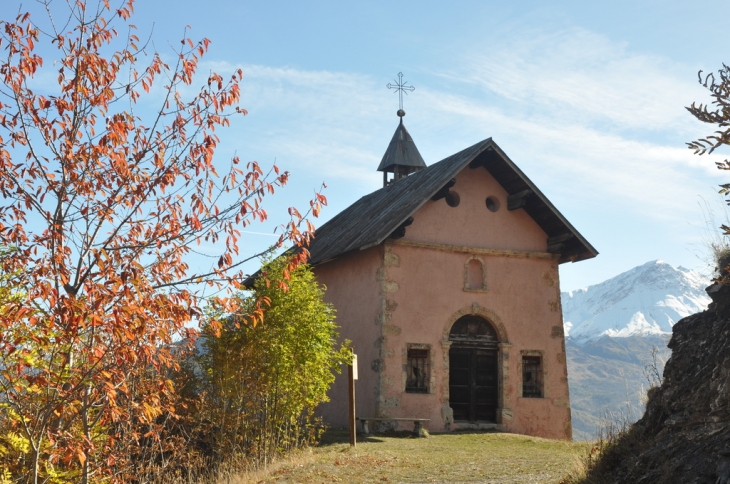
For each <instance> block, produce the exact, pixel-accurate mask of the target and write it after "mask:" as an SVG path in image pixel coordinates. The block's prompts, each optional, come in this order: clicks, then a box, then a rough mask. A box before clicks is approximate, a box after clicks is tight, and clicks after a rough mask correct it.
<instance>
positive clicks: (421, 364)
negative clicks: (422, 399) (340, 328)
mask: <svg viewBox="0 0 730 484" xmlns="http://www.w3.org/2000/svg"><path fill="white" fill-rule="evenodd" d="M406 371H407V375H406V392H408V393H428V380H429V378H430V372H429V368H428V350H427V349H416V348H409V349H408V367H407V369H406Z"/></svg>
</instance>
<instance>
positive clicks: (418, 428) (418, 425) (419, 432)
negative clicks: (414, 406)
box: [357, 417, 431, 437]
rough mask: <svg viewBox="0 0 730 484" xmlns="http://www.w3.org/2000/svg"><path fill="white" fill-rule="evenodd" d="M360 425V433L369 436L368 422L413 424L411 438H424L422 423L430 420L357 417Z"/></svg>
mask: <svg viewBox="0 0 730 484" xmlns="http://www.w3.org/2000/svg"><path fill="white" fill-rule="evenodd" d="M357 420H359V421H360V422H361V423H362V433H363V434H365V435H370V428H369V427H368V422H413V436H414V437H425V436H426V434H425V433H424V431H423V424H424V422H430V421H431V419H430V418H380V417H372V418H371V417H358V418H357Z"/></svg>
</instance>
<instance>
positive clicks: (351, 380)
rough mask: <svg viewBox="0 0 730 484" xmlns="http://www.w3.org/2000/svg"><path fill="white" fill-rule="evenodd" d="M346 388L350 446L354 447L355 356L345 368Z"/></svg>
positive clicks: (355, 427) (355, 425)
mask: <svg viewBox="0 0 730 484" xmlns="http://www.w3.org/2000/svg"><path fill="white" fill-rule="evenodd" d="M347 376H348V388H349V392H348V393H349V397H350V445H351V446H352V447H355V445H356V442H355V434H356V432H357V421H356V420H355V380H357V355H356V354H354V353H353V355H352V365H350V366H348V367H347Z"/></svg>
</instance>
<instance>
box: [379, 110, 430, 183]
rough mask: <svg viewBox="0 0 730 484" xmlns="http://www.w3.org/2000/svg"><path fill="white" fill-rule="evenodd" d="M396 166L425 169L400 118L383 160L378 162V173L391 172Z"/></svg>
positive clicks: (424, 164) (419, 154)
mask: <svg viewBox="0 0 730 484" xmlns="http://www.w3.org/2000/svg"><path fill="white" fill-rule="evenodd" d="M396 165H399V166H409V167H415V168H419V169H422V168H426V162H425V161H423V158H422V157H421V153H419V152H418V148H416V143H415V142H414V141H413V138H411V134H410V133H409V132H408V130H407V129H406V126H405V125H404V124H403V118H402V117H401V118H400V123H398V127H397V128H395V133H393V138H392V139H391V140H390V144H389V145H388V149H387V150H385V154H384V155H383V159H382V160H381V161H380V165H379V166H378V171H389V172H392V171H394V169H395V166H396Z"/></svg>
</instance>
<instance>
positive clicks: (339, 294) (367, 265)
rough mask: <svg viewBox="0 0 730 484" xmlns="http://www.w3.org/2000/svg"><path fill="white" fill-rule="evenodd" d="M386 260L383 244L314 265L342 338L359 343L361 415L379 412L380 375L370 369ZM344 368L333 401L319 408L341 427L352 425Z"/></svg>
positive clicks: (358, 406)
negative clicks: (380, 274) (380, 279)
mask: <svg viewBox="0 0 730 484" xmlns="http://www.w3.org/2000/svg"><path fill="white" fill-rule="evenodd" d="M382 261H383V247H382V246H380V247H373V248H371V249H367V250H364V251H358V252H353V253H350V254H347V255H345V256H343V257H340V258H338V259H336V260H334V261H331V262H329V263H326V264H322V265H319V266H317V267H315V268H314V273H315V275H316V276H317V281H318V282H319V283H320V284H323V285H325V286H326V288H327V290H326V292H325V300H326V301H327V302H329V303H332V304H333V305H334V306H335V308H336V309H337V324H338V325H339V326H340V329H339V333H340V341H342V340H344V339H349V340H350V341H352V342H353V343H354V345H355V352H356V353H357V355H358V367H359V368H358V369H359V371H358V377H359V380H358V382H357V384H356V388H355V396H356V409H357V413H358V414H359V415H373V414H374V413H375V398H374V391H373V389H374V388H375V387H376V386H377V384H378V376H379V375H378V374H377V373H375V372H373V371H372V370H371V369H370V362H371V361H372V360H374V359H376V358H378V357H379V355H378V351H379V350H378V348H376V346H375V342H376V340H377V339H378V337H379V336H380V326H379V325H378V324H376V318H377V315H378V314H379V313H380V307H379V306H380V283H379V282H378V281H377V280H376V275H377V271H378V269H379V268H380V267H381V265H382ZM342 370H343V371H342V373H341V374H340V375H337V379H336V380H335V384H334V385H333V386H332V388H331V389H330V391H329V392H328V396H329V398H330V402H328V403H325V404H323V405H321V406H320V407H319V408H318V410H317V411H318V414H319V415H321V416H323V417H324V419H325V421H327V422H328V423H330V424H331V425H334V426H337V427H343V426H347V425H348V415H347V412H348V402H349V401H348V395H347V368H344V367H343V369H342Z"/></svg>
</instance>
